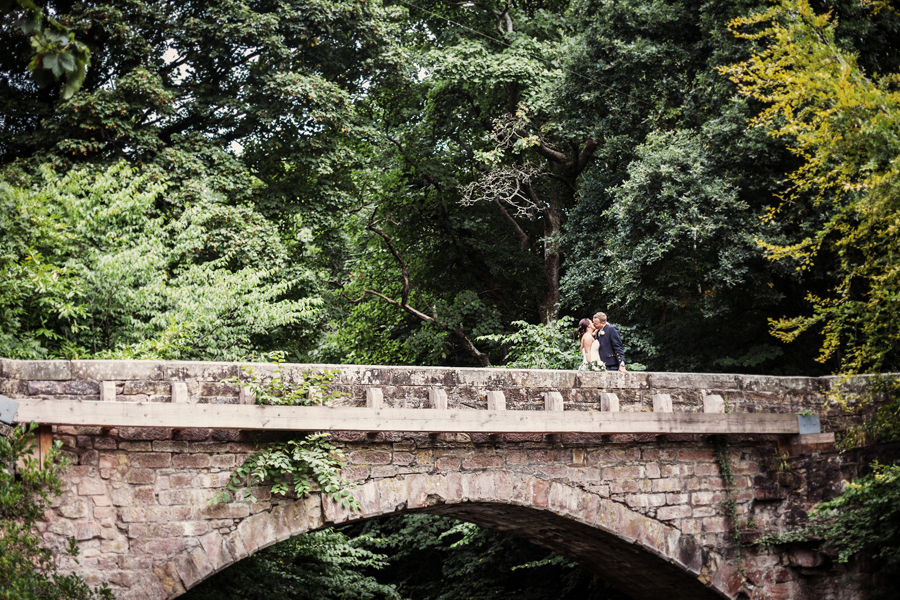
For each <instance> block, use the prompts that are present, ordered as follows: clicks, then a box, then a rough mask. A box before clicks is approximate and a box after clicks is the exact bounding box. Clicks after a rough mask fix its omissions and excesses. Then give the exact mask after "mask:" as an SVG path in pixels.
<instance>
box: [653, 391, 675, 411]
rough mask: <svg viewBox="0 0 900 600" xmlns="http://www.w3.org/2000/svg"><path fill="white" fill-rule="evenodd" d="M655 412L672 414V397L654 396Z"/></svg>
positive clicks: (667, 395) (664, 395)
mask: <svg viewBox="0 0 900 600" xmlns="http://www.w3.org/2000/svg"><path fill="white" fill-rule="evenodd" d="M653 412H655V413H670V412H672V396H670V395H669V394H654V396H653Z"/></svg>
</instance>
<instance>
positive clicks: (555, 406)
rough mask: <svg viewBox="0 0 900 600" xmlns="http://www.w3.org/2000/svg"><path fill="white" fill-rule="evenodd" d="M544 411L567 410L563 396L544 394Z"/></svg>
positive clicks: (559, 394)
mask: <svg viewBox="0 0 900 600" xmlns="http://www.w3.org/2000/svg"><path fill="white" fill-rule="evenodd" d="M544 410H565V407H564V406H563V397H562V394H561V393H559V392H544Z"/></svg>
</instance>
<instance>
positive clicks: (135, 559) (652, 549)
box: [0, 359, 859, 600]
mask: <svg viewBox="0 0 900 600" xmlns="http://www.w3.org/2000/svg"><path fill="white" fill-rule="evenodd" d="M254 367H255V368H256V369H257V372H271V369H272V367H271V366H267V365H254ZM324 368H328V369H337V372H336V375H335V377H334V379H333V380H332V382H331V385H330V388H329V391H330V392H332V393H336V392H340V393H344V394H346V395H345V396H343V397H341V398H339V399H335V400H331V401H330V404H331V405H333V408H334V409H335V410H337V411H339V409H341V407H356V406H365V405H366V404H367V401H368V404H369V405H370V406H371V405H372V403H373V399H377V400H378V401H379V402H383V403H384V405H385V406H387V407H389V408H391V409H393V408H402V409H417V410H425V411H427V410H433V409H431V408H430V407H431V406H432V405H433V404H434V403H435V401H436V399H438V400H439V401H446V405H447V409H448V410H449V411H452V412H453V413H454V414H462V413H464V412H465V411H467V410H469V411H478V410H481V411H488V409H489V404H490V403H491V402H496V398H497V396H496V394H497V392H502V397H503V398H504V400H505V402H506V409H507V410H508V411H509V413H510V414H512V413H514V412H515V411H522V412H521V413H520V412H515V414H524V413H525V412H528V411H531V412H530V416H531V417H536V418H540V415H547V416H548V418H549V416H550V415H551V413H549V412H541V413H537V412H535V411H545V409H547V408H550V403H551V402H550V399H551V398H553V399H554V402H555V401H556V399H559V400H561V405H557V406H555V407H554V408H555V409H556V410H560V409H564V410H563V411H564V412H565V413H567V414H568V413H573V412H576V411H582V412H584V413H588V414H585V415H584V416H585V418H586V417H588V416H590V413H594V412H603V410H607V411H608V410H609V409H610V408H611V407H610V406H609V403H610V396H603V394H615V395H616V396H615V399H616V400H618V401H619V407H618V408H619V410H620V411H621V412H622V413H633V414H635V415H637V414H639V413H649V412H652V410H653V408H654V404H655V403H657V402H658V401H659V398H668V399H669V400H670V401H671V410H672V411H674V413H675V414H676V415H677V414H678V413H682V414H689V413H702V411H703V407H704V400H705V399H707V398H709V397H715V396H719V397H721V398H722V399H723V400H724V401H725V403H726V405H727V406H728V408H729V410H730V412H731V413H732V415H720V416H721V417H732V416H733V415H736V414H737V415H747V418H749V417H750V416H751V415H752V414H753V413H771V414H789V413H797V412H800V411H801V410H812V411H815V412H820V411H821V409H822V402H823V391H824V390H827V389H828V388H830V387H831V386H832V385H834V384H835V382H834V380H832V379H830V378H799V377H790V378H782V377H761V376H743V375H701V374H673V373H616V372H610V373H607V372H596V373H593V372H573V371H524V370H505V369H447V368H408V367H363V366H340V367H333V366H328V367H326V366H321V365H319V366H303V365H289V366H287V368H286V373H287V374H288V376H289V377H291V378H293V379H295V380H300V379H302V378H303V377H304V373H308V372H309V370H310V369H313V370H319V371H321V370H322V369H324ZM231 377H239V378H241V377H246V374H245V373H244V372H243V371H242V369H241V366H240V365H237V364H233V363H188V362H153V361H121V362H118V361H12V360H5V359H0V394H3V395H5V396H8V397H9V398H12V399H13V400H17V401H19V402H20V403H22V405H23V407H27V406H32V407H33V406H47V405H58V406H64V405H65V406H68V404H65V403H71V402H73V401H79V402H81V403H82V404H80V406H84V407H86V408H85V410H88V409H90V408H91V406H99V405H100V404H104V405H105V404H106V402H100V403H93V402H92V401H100V400H101V399H102V400H104V401H112V402H117V403H139V406H140V407H148V406H151V405H153V404H154V403H172V404H169V406H171V407H172V410H174V409H175V408H176V407H175V404H179V405H180V404H195V405H204V404H205V405H229V404H239V403H242V402H247V401H248V398H247V395H246V394H245V393H242V391H241V390H240V389H239V388H238V387H237V386H235V385H233V384H230V383H223V380H225V379H229V378H231ZM375 390H377V393H376V392H375ZM556 393H558V394H559V395H560V396H555V394H556ZM53 403H57V404H53ZM116 406H118V405H116ZM137 406H138V405H136V407H137ZM203 408H205V409H206V410H207V411H208V412H206V413H204V414H209V415H213V416H211V417H210V419H213V420H212V421H211V424H212V425H214V424H215V421H214V415H215V412H216V410H222V411H224V410H226V408H227V407H225V406H221V407H210V406H207V407H203ZM246 408H248V409H251V408H254V409H255V408H257V407H246ZM265 408H269V407H265ZM494 408H496V406H495V407H494ZM659 408H660V407H659V406H657V409H659ZM196 409H197V410H199V409H201V407H200V406H197V407H196ZM76 412H77V411H76ZM148 414H149V413H148ZM335 414H340V413H339V412H336V413H335ZM484 414H494V413H489V412H485V413H484ZM570 416H572V415H570ZM577 416H578V415H574V417H577ZM822 416H823V417H826V416H827V415H825V414H824V413H823V414H822ZM76 417H77V414H74V413H73V414H72V415H71V416H70V417H58V416H56V417H54V418H53V419H50V418H48V419H47V420H43V422H52V423H56V424H55V425H52V428H51V427H50V426H43V427H42V428H41V431H42V434H41V443H42V446H44V447H46V445H47V444H48V443H49V442H50V440H51V439H55V440H59V441H61V442H62V444H63V447H64V452H65V454H66V455H67V456H68V457H69V458H70V459H71V461H72V466H71V467H70V468H69V469H68V471H67V473H66V476H65V482H66V488H65V492H64V494H63V495H62V496H61V497H59V498H58V499H57V500H56V501H55V502H54V503H53V505H52V507H51V508H50V509H49V510H48V511H47V513H46V522H45V523H43V524H41V534H42V536H43V540H44V543H45V544H46V545H48V546H49V547H51V548H62V547H63V545H64V544H65V542H66V540H67V538H71V537H74V538H75V539H77V540H78V543H79V546H80V548H81V557H80V564H78V565H76V564H74V563H69V564H64V565H63V566H64V567H65V568H67V569H72V570H76V571H78V572H79V573H80V574H81V575H83V576H84V577H85V579H86V580H87V581H88V582H90V583H94V584H96V583H100V582H106V583H107V584H109V585H110V586H111V587H112V589H113V590H114V592H115V594H116V597H117V598H120V599H137V598H153V599H157V598H158V599H164V598H174V597H177V596H179V595H180V594H182V593H184V592H185V591H186V590H187V589H190V588H191V587H193V586H194V585H196V584H197V583H198V582H200V581H202V580H203V579H205V578H207V577H209V576H211V575H212V574H214V573H216V572H217V571H220V570H222V569H225V568H227V567H228V566H229V565H231V564H233V563H235V562H236V561H239V560H241V559H242V558H244V557H246V556H248V555H250V554H252V553H253V552H256V551H257V550H259V549H260V548H264V547H266V546H269V545H271V544H274V543H277V542H279V541H282V540H285V539H288V538H289V537H291V536H294V535H299V534H302V533H305V532H307V531H311V530H315V529H318V528H322V527H329V526H333V525H336V524H339V523H343V522H346V521H348V520H354V519H369V518H374V517H379V516H383V515H392V514H399V513H404V512H411V511H419V512H428V513H432V514H441V515H446V516H451V517H454V518H458V519H462V520H465V521H470V522H473V523H477V524H479V525H482V526H484V527H489V528H492V529H498V530H503V531H509V532H511V533H514V534H516V535H518V536H520V537H523V538H526V539H528V540H530V541H532V542H534V543H536V544H539V545H541V546H544V547H546V548H549V549H551V550H554V551H556V552H558V553H560V554H562V555H564V556H567V557H569V558H572V559H574V560H576V561H578V562H579V563H581V564H583V565H584V566H585V567H587V568H589V569H591V570H592V571H593V572H595V573H596V574H597V575H598V576H599V577H601V578H603V579H605V580H607V581H609V582H610V583H612V584H614V585H616V586H618V587H619V588H620V589H622V590H623V591H625V592H627V593H628V594H630V595H631V596H633V597H634V598H636V599H643V598H672V599H682V598H683V599H703V598H743V599H753V600H757V599H764V598H772V599H781V598H809V599H812V598H817V599H831V598H834V599H835V600H844V599H847V600H849V599H852V598H858V597H859V592H858V587H857V579H856V576H857V575H858V572H857V571H858V569H856V571H854V570H853V569H850V570H843V569H841V568H840V565H835V564H832V562H831V560H830V559H829V557H827V556H823V555H820V554H817V553H814V552H812V551H811V550H809V549H806V548H802V547H794V548H779V549H777V550H776V549H772V548H759V547H756V546H752V545H750V544H749V542H751V541H752V540H753V539H754V538H755V537H758V536H759V535H760V534H762V533H772V532H776V531H779V530H782V529H783V528H784V527H786V526H788V525H790V524H791V523H792V522H793V520H795V519H796V518H797V517H798V515H802V514H803V512H804V511H805V510H807V509H808V508H809V506H810V505H811V504H814V503H815V502H817V501H819V500H822V499H824V498H828V497H832V496H833V495H834V494H836V493H837V492H838V491H839V490H840V489H841V481H842V469H846V468H847V465H846V464H843V463H842V459H841V457H840V456H838V455H837V454H836V453H834V452H833V448H832V447H831V446H830V445H828V444H819V445H815V444H814V445H803V444H797V443H793V444H792V443H791V442H792V440H794V441H795V440H796V438H791V437H789V436H785V435H781V434H769V433H753V434H739V435H736V434H732V435H726V436H724V438H722V439H724V440H725V441H726V442H727V445H726V446H725V450H724V455H725V456H727V458H728V461H727V462H728V464H729V469H730V471H731V473H732V475H733V485H732V486H728V485H727V483H726V479H725V478H724V477H723V473H722V471H721V469H720V466H719V465H718V464H717V461H716V454H715V451H714V447H713V445H712V443H711V438H710V437H709V436H707V435H703V434H700V433H675V434H661V435H660V434H646V433H635V434H623V433H612V434H604V433H571V432H566V431H560V432H555V433H546V432H544V431H540V432H531V433H529V432H515V433H490V431H489V430H488V431H486V432H485V431H481V432H470V433H466V432H456V433H446V432H445V433H431V432H428V431H403V430H389V431H377V428H375V427H374V426H373V431H369V432H366V431H364V430H356V431H340V430H335V431H333V432H332V434H331V435H332V439H333V441H334V442H335V444H336V445H338V446H340V447H341V448H342V449H343V452H344V454H345V457H346V462H345V468H344V470H343V473H344V476H345V478H347V479H348V480H350V481H352V482H354V483H355V484H356V485H357V486H358V487H357V488H356V490H355V492H354V493H355V495H356V497H357V498H358V499H359V501H360V502H361V504H362V509H361V510H360V511H358V512H356V511H354V512H348V511H346V510H344V509H343V508H342V507H341V506H339V505H336V504H335V503H333V502H332V501H330V500H328V499H327V498H322V497H321V496H320V495H319V494H317V493H315V494H311V495H310V496H307V497H304V498H299V499H297V498H290V497H288V498H282V497H273V496H272V495H271V494H270V492H269V489H268V488H266V487H264V486H263V487H258V488H255V489H254V490H253V493H254V496H255V497H256V498H257V500H258V501H257V502H256V503H253V504H248V503H242V502H233V503H230V504H224V505H222V504H220V505H216V506H209V505H207V501H208V500H209V499H210V497H212V495H213V493H214V492H215V491H216V490H217V489H218V488H220V487H221V486H222V485H223V484H224V483H225V482H226V480H227V479H228V477H229V475H230V473H231V471H232V469H233V468H234V467H235V466H237V465H239V464H240V463H241V462H242V461H243V460H244V459H245V458H246V457H247V456H248V454H249V453H251V452H253V451H254V448H255V447H256V446H255V443H254V440H255V438H256V437H257V435H261V436H264V437H265V436H269V437H271V436H279V435H280V436H283V435H286V434H285V433H284V432H270V431H266V432H263V433H260V432H258V431H256V432H254V431H243V430H241V429H237V428H235V426H234V425H230V426H229V428H216V427H215V426H210V427H196V426H191V427H177V426H172V425H171V424H169V426H166V427H137V426H131V425H130V424H129V426H117V425H115V424H106V425H103V424H88V425H86V424H84V423H85V421H83V420H78V418H76ZM67 418H68V422H70V423H75V424H69V425H66V424H62V423H64V422H66V420H67ZM23 420H24V419H23ZM28 420H31V419H30V418H29V419H28ZM36 420H39V421H40V420H42V419H40V418H38V419H36ZM194 425H195V424H194ZM356 429H359V428H356ZM287 435H289V434H287ZM729 498H731V499H733V500H734V501H735V506H736V511H735V513H734V515H733V516H732V517H729V515H728V513H727V511H726V500H728V499H729Z"/></svg>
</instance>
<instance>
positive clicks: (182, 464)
mask: <svg viewBox="0 0 900 600" xmlns="http://www.w3.org/2000/svg"><path fill="white" fill-rule="evenodd" d="M232 460H233V459H232ZM172 466H173V467H174V468H176V469H205V468H206V467H208V466H209V454H199V453H198V454H176V455H174V456H172Z"/></svg>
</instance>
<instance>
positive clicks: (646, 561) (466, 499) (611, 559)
mask: <svg viewBox="0 0 900 600" xmlns="http://www.w3.org/2000/svg"><path fill="white" fill-rule="evenodd" d="M355 495H356V496H357V498H358V499H359V500H360V502H361V504H362V510H361V511H348V510H346V509H345V508H344V507H343V506H341V505H339V504H337V503H335V502H334V501H332V500H330V499H328V498H321V497H320V496H319V495H318V494H313V495H311V496H308V497H306V498H303V499H300V500H295V501H289V502H284V503H282V504H279V505H277V506H274V507H273V508H272V509H271V510H268V511H265V512H260V513H258V514H255V515H252V516H249V517H247V518H246V519H244V520H243V521H242V522H241V523H240V525H238V526H237V528H236V530H235V531H233V532H231V533H229V534H226V535H220V534H219V533H217V532H211V533H209V534H207V535H205V536H202V537H201V538H199V544H198V545H196V546H194V547H193V548H192V549H189V550H186V551H185V552H184V553H182V554H180V555H178V556H176V557H174V558H173V560H172V561H171V562H169V563H168V564H166V565H164V566H163V567H161V568H157V569H155V572H156V574H157V576H158V577H159V578H160V580H161V583H162V586H163V587H164V588H165V589H166V591H167V596H168V597H170V598H173V597H177V596H178V595H181V594H182V593H184V591H186V589H190V588H192V587H194V586H195V585H196V584H198V583H200V582H201V581H203V580H204V579H206V578H207V577H209V576H211V575H213V574H214V573H216V572H219V571H221V570H224V569H226V568H227V567H229V566H231V565H232V564H234V563H235V562H237V561H239V560H241V559H242V558H245V557H247V556H249V555H250V554H252V553H254V552H256V551H258V550H260V549H262V548H265V547H267V546H271V545H273V544H276V543H278V542H281V541H284V540H286V539H288V538H290V537H293V536H295V535H301V534H303V533H307V532H309V531H314V530H316V529H321V528H324V527H330V526H333V525H338V524H341V523H346V522H348V521H353V520H359V519H370V518H376V517H381V516H387V515H397V514H402V513H407V512H425V513H430V514H439V515H443V516H449V517H453V518H457V519H461V520H464V521H469V522H472V523H476V524H478V525H481V526H484V527H488V528H492V529H498V530H502V531H507V532H510V533H513V534H515V535H518V536H519V537H522V538H525V539H528V540H529V541H531V542H533V543H535V544H538V545H540V546H543V547H546V548H548V549H550V550H553V551H555V552H557V553H559V554H562V555H563V556H567V557H568V558H571V559H573V560H576V561H577V562H579V563H581V564H583V565H584V566H586V567H587V568H589V569H590V570H592V571H593V572H595V573H596V574H597V575H598V576H600V577H601V578H603V579H604V580H607V581H609V582H610V583H612V584H613V585H616V586H617V587H619V588H620V589H622V590H623V591H625V592H626V593H628V594H630V595H631V596H632V597H634V598H635V599H637V600H640V599H643V598H647V599H650V598H660V597H665V598H671V599H673V600H676V599H685V600H688V599H690V600H698V599H703V598H723V597H724V598H728V597H730V595H729V594H728V593H727V592H726V591H725V590H727V588H728V585H729V583H731V581H730V580H732V579H733V578H734V577H735V576H737V573H736V571H734V569H733V568H732V567H730V566H729V565H728V564H727V563H725V562H724V561H720V560H716V559H715V558H714V557H711V556H710V555H709V554H708V553H707V552H706V551H704V550H703V549H702V548H700V547H699V546H698V545H696V543H695V542H694V540H693V537H692V536H683V535H682V534H681V532H680V531H679V530H678V529H676V528H674V527H672V526H669V525H666V524H663V523H661V522H659V521H656V520H654V519H651V518H649V517H646V516H644V515H641V514H640V513H637V512H635V511H632V510H630V509H629V508H628V507H627V506H625V505H623V504H621V503H617V502H613V501H611V500H608V499H605V498H601V497H600V496H598V495H597V494H594V493H591V492H588V491H585V490H583V489H581V488H579V487H576V486H573V485H567V484H563V483H559V482H555V481H548V480H546V479H541V478H539V477H536V476H533V475H528V474H523V473H518V472H511V471H505V470H495V471H480V472H472V473H459V472H449V473H436V474H415V475H408V476H397V477H394V478H385V479H379V480H374V481H367V482H366V483H364V484H362V485H360V486H359V488H358V489H357V490H356V494H355ZM179 580H180V581H179ZM180 582H184V586H182V585H181V583H180ZM179 588H180V589H179Z"/></svg>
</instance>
